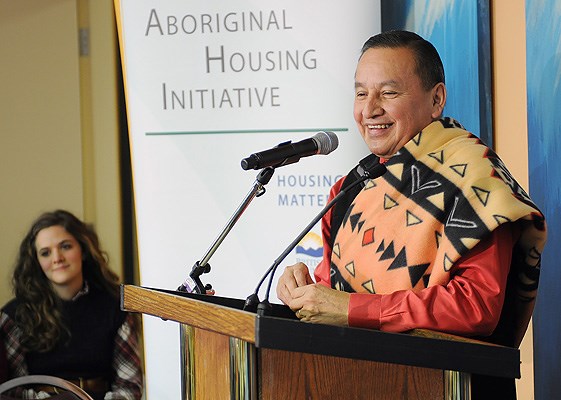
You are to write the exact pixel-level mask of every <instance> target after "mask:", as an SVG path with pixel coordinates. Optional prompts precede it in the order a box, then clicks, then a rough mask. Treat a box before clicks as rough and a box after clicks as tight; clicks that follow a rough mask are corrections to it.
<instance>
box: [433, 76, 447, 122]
mask: <svg viewBox="0 0 561 400" xmlns="http://www.w3.org/2000/svg"><path fill="white" fill-rule="evenodd" d="M445 105H446V85H444V83H442V82H440V83H437V84H436V85H434V87H433V88H432V107H433V112H432V118H433V119H437V118H440V116H441V115H442V112H443V111H444V106H445Z"/></svg>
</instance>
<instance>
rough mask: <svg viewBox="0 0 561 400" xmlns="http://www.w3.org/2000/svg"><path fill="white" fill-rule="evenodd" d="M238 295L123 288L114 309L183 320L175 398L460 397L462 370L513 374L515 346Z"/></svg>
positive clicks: (465, 379) (464, 380)
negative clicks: (321, 316)
mask: <svg viewBox="0 0 561 400" xmlns="http://www.w3.org/2000/svg"><path fill="white" fill-rule="evenodd" d="M243 305H244V301H243V300H239V299H230V298H224V297H219V296H205V295H198V294H188V293H183V292H176V291H171V290H162V289H150V288H142V287H138V286H131V285H124V286H122V288H121V308H122V309H123V310H126V311H131V312H140V313H144V314H148V315H153V316H156V317H159V318H162V319H166V320H173V321H176V322H179V323H180V324H182V325H181V326H182V347H183V348H182V354H183V357H184V358H183V362H184V364H185V370H184V372H185V374H184V377H183V380H184V382H183V386H184V389H185V394H184V399H197V400H199V399H211V400H214V399H223V398H225V399H227V398H231V399H248V400H254V399H267V400H269V399H271V400H272V399H275V400H276V399H291V400H298V399H302V400H304V399H305V400H308V399H325V398H349V399H375V400H377V399H383V400H393V399H396V400H397V399H408V400H409V399H419V400H421V399H422V400H430V399H447V400H448V399H469V396H470V395H469V377H470V374H473V373H476V374H482V375H489V376H496V377H506V378H518V377H520V352H519V350H518V349H513V348H507V347H503V346H496V345H491V344H488V343H484V342H479V341H476V340H471V339H466V338H461V337H456V336H452V335H447V334H442V333H437V332H431V331H426V330H415V331H412V332H409V333H406V334H404V333H401V334H395V333H387V332H381V331H376V330H369V329H360V328H350V327H339V326H331V325H322V324H310V323H304V322H300V321H299V320H298V319H297V318H296V317H295V316H294V313H293V312H292V311H291V310H290V309H288V307H286V306H281V305H273V309H272V311H271V313H270V315H265V316H260V315H257V314H255V313H252V312H247V311H243Z"/></svg>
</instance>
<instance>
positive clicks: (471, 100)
mask: <svg viewBox="0 0 561 400" xmlns="http://www.w3.org/2000/svg"><path fill="white" fill-rule="evenodd" d="M489 22H490V20H489V2H488V0H479V1H473V0H455V1H438V2H428V1H415V0H383V1H382V30H384V31H386V30H390V29H406V30H410V31H413V32H416V33H418V34H419V35H421V36H422V37H424V38H425V39H427V40H428V41H430V42H431V43H432V44H433V45H434V46H435V47H436V49H437V50H438V52H439V54H440V57H441V58H442V62H443V63H444V70H445V74H446V86H447V88H448V101H447V105H446V109H445V110H444V112H445V115H447V116H450V117H453V118H456V119H457V120H458V121H460V122H461V123H462V125H464V126H465V127H466V129H468V130H469V131H470V132H473V133H474V134H476V135H478V136H479V137H480V138H481V139H482V140H483V141H484V142H485V143H487V144H488V145H489V146H492V145H493V140H492V131H491V125H492V119H491V100H492V99H491V57H490V28H489Z"/></svg>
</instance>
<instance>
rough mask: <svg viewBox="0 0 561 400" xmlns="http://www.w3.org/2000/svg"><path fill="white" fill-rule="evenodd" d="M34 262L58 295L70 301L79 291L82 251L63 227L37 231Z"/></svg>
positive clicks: (81, 280)
mask: <svg viewBox="0 0 561 400" xmlns="http://www.w3.org/2000/svg"><path fill="white" fill-rule="evenodd" d="M35 249H36V251H37V261H39V264H40V265H41V269H42V270H43V272H44V273H45V275H46V276H47V278H48V279H49V281H50V282H51V284H52V285H53V288H54V289H55V291H56V292H57V294H58V295H59V296H60V297H61V298H63V299H65V300H70V299H71V298H72V297H74V296H75V295H76V293H78V292H79V291H80V289H81V288H82V285H83V282H84V278H83V275H82V248H81V247H80V244H79V243H78V241H77V240H76V238H74V236H72V235H71V234H70V233H68V232H67V231H66V229H64V228H63V227H62V226H59V225H55V226H51V227H48V228H44V229H42V230H40V231H39V233H38V234H37V238H36V239H35Z"/></svg>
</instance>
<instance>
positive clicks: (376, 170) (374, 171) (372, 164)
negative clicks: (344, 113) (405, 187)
mask: <svg viewBox="0 0 561 400" xmlns="http://www.w3.org/2000/svg"><path fill="white" fill-rule="evenodd" d="M356 169H357V171H358V173H359V174H360V178H359V179H358V180H356V181H355V182H353V183H352V184H351V185H349V186H347V187H346V188H345V189H342V190H341V191H340V192H339V193H338V194H337V195H336V196H335V197H334V198H333V199H331V201H330V202H329V203H327V204H326V205H325V207H324V208H323V209H322V210H321V211H320V212H319V214H317V215H316V216H315V217H314V218H313V219H312V221H311V222H310V223H309V224H308V225H307V226H306V227H305V228H304V230H303V231H302V232H300V234H299V235H298V236H297V237H296V239H294V240H293V241H292V242H291V243H290V244H289V245H288V247H287V248H286V249H285V250H284V251H283V252H282V253H281V254H280V256H279V257H277V259H276V260H275V261H274V262H273V264H272V265H271V266H270V267H269V269H267V271H265V274H263V276H262V277H261V279H260V280H259V283H258V284H257V287H256V288H255V291H254V292H253V293H252V294H251V295H250V296H249V297H248V298H247V299H246V301H245V304H244V310H246V311H254V312H255V311H257V313H258V314H259V315H265V314H266V313H267V311H268V310H269V309H270V308H271V305H270V303H269V297H270V293H271V286H272V283H273V278H274V275H275V271H276V270H277V268H278V266H279V264H280V263H281V262H282V261H283V260H284V259H285V258H286V256H287V255H288V254H289V253H290V252H291V251H292V250H293V249H294V247H296V245H297V244H298V243H300V241H301V240H302V238H303V237H304V236H305V235H306V234H307V233H308V232H309V231H310V230H311V229H312V228H313V227H314V225H315V224H316V223H317V222H318V221H319V220H320V219H321V218H322V217H323V216H324V215H325V214H326V213H327V211H329V209H330V208H331V207H333V206H334V205H335V203H337V201H339V199H341V198H342V197H343V196H344V195H345V194H346V193H347V192H348V191H349V190H350V189H352V188H354V187H355V186H356V185H358V184H360V183H362V182H364V181H365V180H367V179H376V178H378V177H380V176H382V175H383V174H384V173H385V172H386V166H385V165H384V164H380V158H379V157H377V156H375V155H374V154H371V155H369V156H367V157H365V158H363V159H362V160H361V161H360V162H359V164H358V166H357V168H356ZM267 276H269V282H268V285H267V291H266V294H265V299H264V300H263V301H262V302H259V297H258V293H259V289H260V288H261V285H262V284H263V282H265V279H267Z"/></svg>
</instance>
